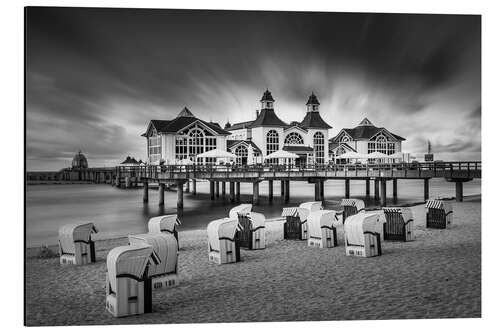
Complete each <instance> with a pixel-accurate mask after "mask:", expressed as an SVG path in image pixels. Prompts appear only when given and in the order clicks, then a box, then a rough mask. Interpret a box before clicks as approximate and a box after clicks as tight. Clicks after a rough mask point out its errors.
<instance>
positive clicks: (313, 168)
mask: <svg viewBox="0 0 500 333" xmlns="http://www.w3.org/2000/svg"><path fill="white" fill-rule="evenodd" d="M478 171H481V162H480V161H461V162H423V163H417V162H414V163H377V164H321V165H319V164H315V165H300V166H295V165H230V164H226V165H208V164H207V165H157V166H151V165H147V166H119V167H117V170H116V172H117V175H125V174H126V175H129V176H132V177H142V178H153V179H155V178H158V176H159V175H162V177H163V178H165V175H167V174H170V175H171V176H174V175H182V174H187V173H197V174H200V173H209V174H212V175H214V174H229V173H244V174H245V175H247V176H251V175H250V174H254V175H253V176H251V177H259V176H262V175H263V174H267V175H268V174H269V172H272V173H288V174H289V175H291V176H292V175H293V176H303V177H308V176H309V177H310V174H311V173H312V172H316V173H319V175H318V177H321V176H322V174H321V173H323V172H324V176H325V177H327V176H329V175H328V173H332V172H333V173H334V175H335V177H342V174H344V175H345V176H346V177H347V176H349V177H377V176H378V177H407V176H408V175H412V177H423V178H425V177H443V176H446V177H453V175H454V174H460V177H469V178H470V177H473V176H476V177H478V174H479V177H480V172H479V173H478ZM464 172H465V173H464ZM255 173H257V175H255Z"/></svg>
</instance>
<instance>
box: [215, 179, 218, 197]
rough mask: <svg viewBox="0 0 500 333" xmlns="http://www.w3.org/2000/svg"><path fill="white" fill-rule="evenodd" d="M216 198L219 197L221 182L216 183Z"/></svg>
mask: <svg viewBox="0 0 500 333" xmlns="http://www.w3.org/2000/svg"><path fill="white" fill-rule="evenodd" d="M215 197H216V198H218V197H219V182H215Z"/></svg>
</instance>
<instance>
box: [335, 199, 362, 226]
mask: <svg viewBox="0 0 500 333" xmlns="http://www.w3.org/2000/svg"><path fill="white" fill-rule="evenodd" d="M340 205H341V206H342V208H343V211H342V222H343V223H345V221H346V219H347V218H348V217H349V216H352V215H356V214H357V213H359V212H364V211H365V202H364V201H363V200H360V199H342V200H341V201H340Z"/></svg>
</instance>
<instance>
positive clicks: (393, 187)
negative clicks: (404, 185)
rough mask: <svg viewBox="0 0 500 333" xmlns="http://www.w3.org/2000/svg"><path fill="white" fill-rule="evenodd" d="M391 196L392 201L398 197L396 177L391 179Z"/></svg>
mask: <svg viewBox="0 0 500 333" xmlns="http://www.w3.org/2000/svg"><path fill="white" fill-rule="evenodd" d="M392 198H393V199H394V201H396V200H397V199H398V179H397V178H394V179H393V180H392Z"/></svg>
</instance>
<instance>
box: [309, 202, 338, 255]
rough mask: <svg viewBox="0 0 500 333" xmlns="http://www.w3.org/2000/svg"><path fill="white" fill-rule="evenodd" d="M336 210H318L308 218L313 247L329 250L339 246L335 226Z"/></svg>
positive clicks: (310, 239) (310, 241) (310, 243)
mask: <svg viewBox="0 0 500 333" xmlns="http://www.w3.org/2000/svg"><path fill="white" fill-rule="evenodd" d="M335 213H336V212H335V211H334V210H317V211H315V212H311V214H309V216H308V217H307V230H308V233H309V239H308V241H307V244H308V245H309V246H311V247H320V248H329V247H335V246H337V229H336V228H335V226H334V223H335V221H337V218H336V216H335Z"/></svg>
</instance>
